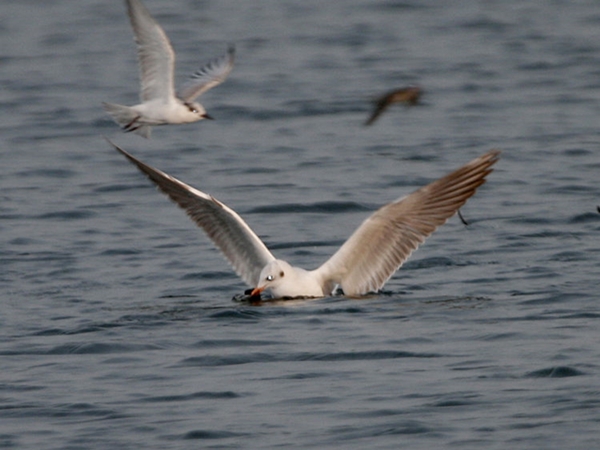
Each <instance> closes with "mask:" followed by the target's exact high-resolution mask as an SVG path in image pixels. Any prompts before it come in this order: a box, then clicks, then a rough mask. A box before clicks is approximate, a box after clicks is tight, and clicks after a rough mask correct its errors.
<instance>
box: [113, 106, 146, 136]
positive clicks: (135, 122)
mask: <svg viewBox="0 0 600 450" xmlns="http://www.w3.org/2000/svg"><path fill="white" fill-rule="evenodd" d="M102 106H103V107H104V110H105V111H106V112H107V113H109V114H110V115H111V116H112V118H113V119H114V121H115V122H117V123H118V124H119V125H120V126H121V127H122V128H123V130H125V131H127V132H131V131H133V132H134V133H136V134H139V135H140V136H143V137H145V138H149V137H150V132H151V131H152V127H150V126H149V125H147V124H144V123H142V122H139V120H140V118H141V116H140V114H139V113H138V112H137V111H136V110H135V109H133V108H130V107H129V106H123V105H118V104H116V103H106V102H103V103H102Z"/></svg>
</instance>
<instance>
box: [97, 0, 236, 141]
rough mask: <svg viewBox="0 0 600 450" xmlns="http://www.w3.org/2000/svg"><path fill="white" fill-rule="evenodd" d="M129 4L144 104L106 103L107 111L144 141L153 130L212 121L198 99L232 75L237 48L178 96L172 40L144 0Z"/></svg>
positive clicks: (205, 69)
mask: <svg viewBox="0 0 600 450" xmlns="http://www.w3.org/2000/svg"><path fill="white" fill-rule="evenodd" d="M126 4H127V12H128V14H129V20H130V22H131V26H132V28H133V32H134V35H135V41H136V43H137V47H138V59H139V64H140V78H141V85H142V87H141V100H142V102H141V103H140V104H137V105H134V106H124V105H119V104H116V103H103V106H104V109H105V110H106V111H107V112H108V113H109V114H110V115H111V116H112V117H113V119H114V120H115V121H116V122H117V123H118V124H119V125H121V126H122V127H123V129H124V130H125V131H134V132H136V133H138V134H140V135H142V136H144V137H150V131H151V127H152V126H156V125H166V124H183V123H192V122H197V121H199V120H202V119H210V118H211V117H210V116H209V115H208V114H206V111H205V109H204V107H203V106H202V105H201V104H199V103H197V102H195V101H194V99H195V98H197V97H199V96H200V95H201V94H202V93H204V92H206V91H207V90H209V89H211V88H213V87H215V86H217V85H218V84H220V83H222V82H223V81H224V80H225V78H226V77H227V75H229V72H231V69H232V68H233V61H234V53H235V52H234V49H233V47H231V48H230V49H229V51H228V52H227V54H225V55H223V56H221V57H219V58H215V59H213V60H212V61H210V62H209V63H208V64H206V65H205V66H204V67H202V68H201V69H200V70H198V71H197V72H196V73H194V74H193V75H192V77H191V79H190V80H189V81H188V82H187V83H186V84H184V86H183V87H182V89H181V91H180V92H179V93H178V95H176V94H175V88H174V82H173V78H174V71H175V53H174V52H173V48H172V47H171V43H170V42H169V38H168V37H167V35H166V34H165V32H164V31H163V29H162V28H161V27H160V25H159V24H158V23H157V22H156V21H155V20H154V19H153V18H152V16H151V15H150V13H149V12H148V10H147V9H146V7H145V6H144V5H143V4H142V3H141V1H140V0H126Z"/></svg>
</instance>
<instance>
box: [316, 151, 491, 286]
mask: <svg viewBox="0 0 600 450" xmlns="http://www.w3.org/2000/svg"><path fill="white" fill-rule="evenodd" d="M498 155H499V152H498V151H491V152H488V153H486V154H484V155H482V156H480V157H479V158H476V159H474V160H473V161H471V162H470V163H468V164H466V165H465V166H463V167H461V168H460V169H458V170H456V171H454V172H452V173H450V174H449V175H447V176H445V177H443V178H440V179H439V180H437V181H435V182H433V183H431V184H429V185H427V186H424V187H423V188H421V189H419V190H417V191H415V192H413V193H412V194H410V195H408V196H407V197H404V198H401V199H398V200H396V201H395V202H392V203H389V204H387V205H385V206H383V207H382V208H380V209H379V210H378V211H376V212H375V213H374V214H373V215H372V216H371V217H369V218H368V219H366V220H365V221H364V222H363V223H362V225H361V226H360V227H359V228H358V229H357V230H356V231H355V232H354V233H353V234H352V236H350V238H349V239H348V240H347V241H346V242H345V243H344V244H343V245H342V247H340V249H339V250H338V251H337V252H336V253H335V254H334V255H333V256H332V257H331V258H330V259H329V260H328V261H327V262H325V263H324V264H323V265H322V266H321V267H319V268H318V269H317V270H316V271H315V272H316V273H317V275H318V276H319V277H320V278H321V279H322V280H323V284H324V285H325V286H327V287H328V288H333V287H334V286H335V285H337V284H339V285H340V286H341V288H342V289H343V291H344V293H345V294H346V295H363V294H366V293H368V292H375V291H377V290H379V289H381V288H382V287H383V285H384V284H385V282H386V281H387V280H388V279H389V278H390V277H391V276H392V275H393V274H394V272H396V270H398V269H399V268H400V266H402V264H403V263H404V261H406V259H407V258H408V257H409V256H410V255H411V253H412V252H413V251H414V250H415V249H416V248H417V247H418V246H419V245H420V244H422V243H423V242H424V241H425V239H426V238H427V237H428V236H429V235H431V233H433V232H434V231H435V230H436V228H437V227H439V226H440V225H442V224H444V223H445V222H446V221H447V220H448V219H449V218H450V217H452V216H453V215H454V213H456V211H458V209H459V208H460V207H461V206H463V205H464V204H465V202H466V201H467V199H468V198H469V197H471V196H472V195H473V194H474V193H475V190H476V189H477V188H478V187H479V186H481V185H482V184H483V183H485V177H486V176H487V175H488V174H489V173H490V172H491V171H492V169H491V168H490V167H491V166H492V165H493V164H494V163H495V162H496V161H497V160H498Z"/></svg>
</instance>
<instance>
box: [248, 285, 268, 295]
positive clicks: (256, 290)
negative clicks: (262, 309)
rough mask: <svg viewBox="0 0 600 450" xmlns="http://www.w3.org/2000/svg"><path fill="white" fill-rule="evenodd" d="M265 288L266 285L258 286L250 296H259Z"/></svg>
mask: <svg viewBox="0 0 600 450" xmlns="http://www.w3.org/2000/svg"><path fill="white" fill-rule="evenodd" d="M264 290H265V286H259V287H257V288H254V289H252V292H250V297H255V296H259V295H260V294H261V293H262V291H264Z"/></svg>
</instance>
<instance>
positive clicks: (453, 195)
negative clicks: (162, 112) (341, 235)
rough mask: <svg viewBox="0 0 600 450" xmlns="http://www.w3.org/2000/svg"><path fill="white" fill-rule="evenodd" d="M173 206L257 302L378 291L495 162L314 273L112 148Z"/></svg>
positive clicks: (481, 164)
mask: <svg viewBox="0 0 600 450" xmlns="http://www.w3.org/2000/svg"><path fill="white" fill-rule="evenodd" d="M115 148H116V149H117V150H118V151H119V152H121V153H122V154H123V155H124V156H125V157H127V159H129V160H130V161H131V162H132V163H134V164H135V165H136V166H137V167H138V168H139V169H140V170H141V171H142V172H143V173H144V174H145V175H146V176H148V178H150V180H151V181H153V182H154V183H155V184H156V185H157V186H158V188H159V189H160V190H161V191H163V192H164V193H165V194H167V195H168V196H169V197H170V198H171V200H173V201H174V202H176V203H177V204H178V205H179V206H180V207H181V208H183V209H184V210H185V211H186V212H187V214H188V215H189V216H190V218H191V219H192V220H194V221H195V222H196V224H197V225H198V226H200V227H201V228H202V229H203V230H204V231H205V233H206V234H207V235H208V237H209V238H210V239H211V240H212V241H213V243H214V244H215V245H216V246H217V247H218V248H219V249H220V250H221V252H222V253H223V255H224V256H225V257H226V258H227V259H228V260H229V262H230V263H231V265H232V266H233V268H234V269H235V271H236V272H237V274H238V275H239V276H240V277H241V278H242V279H243V280H244V281H245V282H246V283H247V284H248V285H249V286H251V287H252V288H254V290H253V291H252V294H253V295H258V294H260V293H261V292H263V291H264V290H269V291H270V292H271V295H272V296H273V297H274V298H285V297H291V298H293V297H324V296H328V295H331V294H332V293H333V292H334V291H335V290H336V288H337V287H339V288H341V289H342V291H343V292H344V294H345V295H348V296H360V295H364V294H367V293H369V292H376V291H378V290H379V289H381V288H382V287H383V285H384V284H385V282H386V281H387V280H388V279H389V278H390V277H391V276H392V275H393V274H394V272H395V271H396V270H398V269H399V268H400V266H401V265H402V264H403V263H404V261H405V260H406V259H407V258H408V257H409V256H410V255H411V253H412V252H413V251H414V250H415V249H416V248H417V247H418V246H419V245H420V244H421V243H423V242H424V241H425V239H426V238H427V237H428V236H429V235H430V234H431V233H433V231H435V229H436V228H437V227H438V226H440V225H442V224H443V223H445V222H446V221H447V220H448V219H449V218H450V217H451V216H452V215H454V213H456V211H458V209H459V208H460V207H461V206H462V205H464V204H465V202H466V201H467V199H468V198H469V197H471V196H472V195H473V194H474V193H475V190H476V189H477V188H478V187H479V186H481V185H482V184H483V183H484V182H485V177H486V176H487V175H488V174H489V173H490V172H491V171H492V169H491V166H492V165H493V164H494V163H495V162H496V161H497V160H498V155H499V152H497V151H491V152H488V153H486V154H484V155H482V156H480V157H479V158H476V159H474V160H473V161H471V162H470V163H468V164H466V165H464V166H463V167H461V168H459V169H458V170H455V171H454V172H452V173H450V174H449V175H446V176H445V177H442V178H440V179H439V180H437V181H434V182H432V183H430V184H428V185H427V186H424V187H422V188H421V189H418V190H417V191H415V192H413V193H412V194H410V195H408V196H406V197H403V198H400V199H398V200H396V201H394V202H391V203H388V204H387V205H384V206H382V207H381V208H380V209H378V210H377V211H375V212H374V213H373V214H372V215H371V216H370V217H368V218H367V219H366V220H365V221H364V222H363V223H362V225H360V226H359V227H358V228H357V229H356V231H355V232H354V233H353V234H352V236H350V238H348V240H347V241H346V242H345V243H344V244H343V245H342V246H341V247H340V249H339V250H338V251H337V252H336V253H335V254H334V255H333V256H332V257H331V258H329V260H327V261H326V262H325V263H324V264H323V265H321V266H320V267H319V268H317V269H315V270H312V271H307V270H304V269H301V268H298V267H294V266H292V265H290V264H289V263H287V262H286V261H283V260H279V259H276V258H275V257H274V256H273V254H272V253H271V252H270V251H269V249H268V248H267V247H266V246H265V244H264V243H263V242H262V241H261V240H260V238H259V237H258V236H257V235H256V234H255V233H254V232H253V231H252V230H251V229H250V227H249V226H248V225H247V224H246V222H244V220H243V219H242V218H241V217H240V216H239V215H238V214H237V213H236V212H235V211H233V210H232V209H230V208H229V207H227V206H226V205H224V204H223V203H221V202H219V201H218V200H217V199H215V198H214V197H212V196H210V195H208V194H205V193H204V192H202V191H199V190H197V189H195V188H193V187H191V186H189V185H187V184H185V183H183V182H181V181H179V180H177V179H176V178H173V177H171V176H170V175H167V174H166V173H164V172H161V171H160V170H157V169H154V168H153V167H150V166H148V165H146V164H144V163H143V162H141V161H140V160H138V159H136V158H134V157H133V156H132V155H130V154H129V153H127V152H126V151H124V150H122V149H120V148H119V147H117V146H115Z"/></svg>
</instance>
